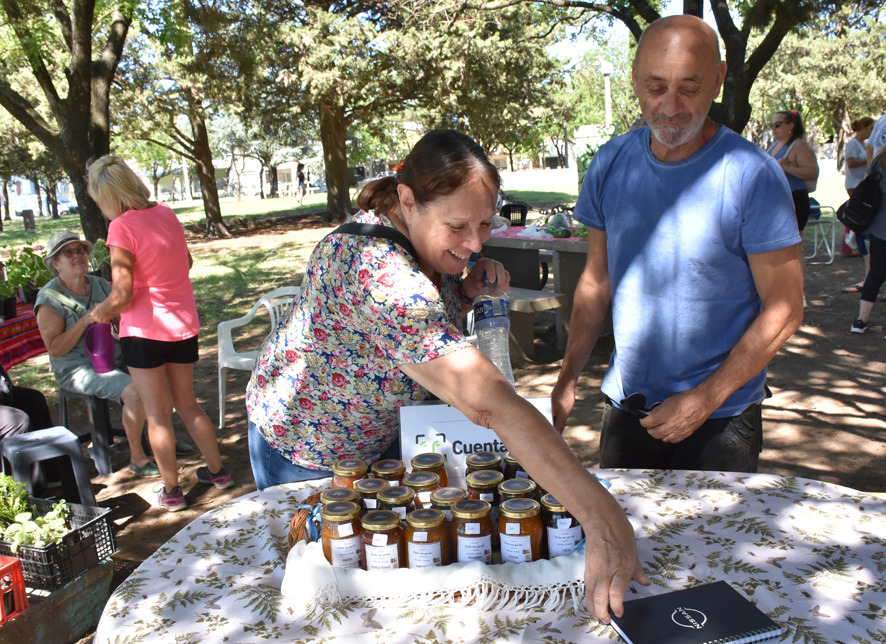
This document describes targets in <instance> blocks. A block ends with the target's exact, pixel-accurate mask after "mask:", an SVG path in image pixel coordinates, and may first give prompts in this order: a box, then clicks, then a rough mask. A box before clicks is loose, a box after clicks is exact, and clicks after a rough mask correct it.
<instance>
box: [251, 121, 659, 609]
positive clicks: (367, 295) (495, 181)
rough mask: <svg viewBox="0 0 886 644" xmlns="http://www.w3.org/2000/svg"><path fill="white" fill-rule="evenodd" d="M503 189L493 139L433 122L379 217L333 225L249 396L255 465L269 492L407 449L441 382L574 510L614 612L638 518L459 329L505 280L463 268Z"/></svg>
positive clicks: (448, 396) (589, 579)
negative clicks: (409, 412)
mask: <svg viewBox="0 0 886 644" xmlns="http://www.w3.org/2000/svg"><path fill="white" fill-rule="evenodd" d="M500 187H501V179H500V177H499V174H498V170H497V169H496V168H495V166H494V165H493V164H492V163H491V162H490V161H489V159H488V158H487V157H486V154H485V153H484V152H483V149H482V148H481V147H480V146H479V145H478V144H477V143H476V142H475V141H474V140H473V139H471V138H470V137H468V136H467V135H465V134H462V133H459V132H455V131H452V130H435V131H432V132H429V133H428V134H426V135H425V136H423V137H422V138H421V140H419V141H418V143H417V144H416V145H415V147H414V148H413V149H412V151H411V152H410V153H409V155H408V156H407V157H406V159H405V161H404V162H403V167H402V169H400V170H399V172H397V173H396V174H395V175H394V176H391V177H385V178H382V179H378V180H376V181H373V182H371V183H369V184H367V185H366V186H364V187H363V189H362V190H361V192H360V195H359V197H358V198H357V205H358V206H359V207H360V208H361V210H360V212H358V213H357V214H356V215H355V216H354V221H355V222H359V223H363V224H371V225H375V226H378V228H375V229H373V231H372V233H371V235H364V234H346V233H341V232H335V231H333V233H331V234H330V235H328V236H327V237H326V238H325V239H323V240H322V241H321V242H320V243H319V244H318V245H317V247H316V248H315V249H314V252H313V253H312V254H311V257H310V259H309V260H308V264H307V267H306V269H305V278H304V282H303V283H302V288H301V292H300V293H299V295H298V296H297V297H296V298H295V300H294V302H293V306H292V308H291V310H290V311H289V313H288V314H287V315H286V316H284V317H283V319H282V320H281V321H280V323H279V324H278V325H277V328H276V329H274V331H272V332H271V334H270V335H269V336H268V338H267V339H266V340H265V342H264V344H263V345H262V348H261V349H260V350H259V354H258V358H257V359H256V361H255V367H254V368H253V372H252V378H251V379H250V381H249V385H248V387H247V391H246V405H247V410H248V416H249V455H250V460H251V463H252V469H253V473H254V474H255V481H256V485H257V486H258V488H259V489H260V490H261V489H264V488H266V487H268V486H270V485H276V484H279V483H285V482H292V481H300V480H308V479H316V478H323V477H327V476H330V475H331V468H332V465H333V464H334V463H335V462H336V461H337V460H338V459H340V458H347V457H358V458H362V459H364V460H366V461H368V462H373V461H375V460H378V459H379V458H380V457H382V456H383V455H385V454H386V453H387V454H390V453H391V452H389V450H392V449H396V447H397V438H398V433H399V409H400V407H401V406H402V405H408V404H413V403H415V402H418V401H420V400H422V399H423V398H424V397H425V394H426V392H427V391H430V392H432V393H433V394H435V395H436V396H437V397H439V398H440V399H441V400H443V401H445V402H447V403H449V404H451V405H453V406H455V407H456V408H458V409H459V410H461V411H462V412H464V414H465V415H466V416H467V417H468V418H469V419H470V420H471V421H472V422H474V423H477V424H480V425H483V426H485V427H489V428H491V429H493V430H494V431H495V432H496V433H497V434H498V436H499V438H501V440H502V441H503V442H504V444H505V446H506V447H507V449H508V450H509V451H510V452H511V454H513V455H514V457H515V458H516V459H517V461H518V462H519V463H520V464H521V465H522V466H523V468H524V469H525V470H526V471H527V472H528V473H529V474H530V475H531V476H532V478H533V479H535V481H536V482H537V483H538V485H539V486H540V487H542V488H544V489H545V490H548V491H549V492H551V493H552V494H554V496H556V498H557V499H558V500H559V501H561V502H562V503H563V504H564V505H565V506H566V508H567V509H569V511H570V512H571V513H572V514H573V515H574V516H575V517H576V518H577V519H578V520H579V522H580V523H581V524H582V527H583V528H584V530H585V535H586V542H587V548H586V554H587V558H586V569H585V581H586V583H587V601H588V608H589V610H590V611H591V614H592V615H594V616H595V617H596V618H597V619H601V620H603V621H606V622H608V621H609V616H608V612H607V607H608V606H611V607H612V610H613V611H614V612H615V614H616V615H621V614H622V601H623V599H624V595H625V592H626V590H627V587H628V583H629V582H630V580H631V579H632V578H633V579H636V580H638V581H639V582H641V583H649V582H648V580H647V579H646V577H645V575H644V573H643V571H642V569H641V567H640V563H639V560H638V558H637V552H636V547H635V542H634V532H633V528H632V527H631V524H630V523H629V522H628V520H627V518H626V517H625V515H624V512H623V511H622V509H621V508H620V507H619V506H618V503H617V502H616V501H615V500H614V499H613V497H612V496H611V495H610V494H609V493H608V492H606V490H605V489H603V487H602V486H601V485H600V484H599V483H598V482H597V481H596V479H595V478H594V477H593V476H592V475H591V474H590V473H589V472H588V471H587V469H586V468H585V467H584V466H583V465H582V464H581V463H580V462H579V461H578V459H577V458H576V457H575V456H574V455H573V454H572V452H571V451H570V449H569V447H568V446H567V445H566V443H565V442H564V441H563V439H562V438H561V436H560V435H559V434H558V433H557V432H555V431H554V428H553V427H552V426H551V424H550V423H549V422H548V421H547V420H546V419H545V418H544V416H543V415H542V414H540V413H539V412H538V410H536V409H535V407H533V406H532V405H531V404H530V403H528V402H527V401H526V400H524V399H523V398H522V397H521V396H519V395H517V393H516V392H515V391H514V388H513V386H511V384H510V383H509V382H508V381H507V380H506V379H505V377H504V376H503V375H502V374H501V372H500V371H499V370H498V368H497V367H496V366H495V365H494V364H493V363H492V362H490V361H489V359H488V358H487V357H486V356H484V355H483V354H482V353H481V352H480V351H478V350H477V349H476V348H475V347H473V346H471V345H470V343H469V342H468V341H467V340H466V339H465V337H464V336H463V334H462V333H461V332H460V331H459V329H460V328H461V322H462V317H463V315H464V314H465V313H466V312H467V311H469V310H470V307H471V303H472V301H473V299H474V298H475V297H477V296H478V295H479V294H480V292H481V291H482V289H483V287H484V276H485V277H486V278H487V279H488V281H495V282H497V283H498V285H499V286H500V287H501V288H503V289H507V287H508V285H509V277H508V275H507V272H506V271H505V270H504V268H503V267H502V265H501V264H498V263H497V262H493V261H492V260H490V259H480V260H479V261H478V262H477V264H476V266H475V267H474V268H473V269H472V270H471V271H470V272H469V273H468V275H467V276H466V277H465V278H462V273H463V271H464V270H465V267H466V266H467V263H468V259H469V257H470V256H471V253H473V252H479V251H480V249H481V247H482V245H483V242H484V241H486V240H487V239H488V238H489V236H490V232H491V222H492V217H493V216H494V215H495V212H496V210H495V205H496V200H497V197H498V193H499V189H500ZM381 234H384V235H386V236H385V237H383V236H381ZM392 237H393V239H392ZM410 245H411V246H412V247H414V251H415V253H414V254H413V253H412V251H411V250H407V249H408V248H409V246H410Z"/></svg>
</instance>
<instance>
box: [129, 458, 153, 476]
mask: <svg viewBox="0 0 886 644" xmlns="http://www.w3.org/2000/svg"><path fill="white" fill-rule="evenodd" d="M129 469H130V470H132V472H133V473H134V474H135V475H136V476H141V477H142V478H144V477H154V476H160V469H159V468H158V467H157V464H156V463H154V462H153V461H148V462H147V463H145V464H144V465H142V466H141V467H139V466H138V465H136V464H135V463H130V464H129Z"/></svg>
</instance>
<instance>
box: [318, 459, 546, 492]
mask: <svg viewBox="0 0 886 644" xmlns="http://www.w3.org/2000/svg"><path fill="white" fill-rule="evenodd" d="M410 464H411V465H412V472H411V473H410V474H407V473H406V464H405V463H404V462H403V461H401V460H398V459H394V458H390V459H383V460H380V461H376V462H375V463H373V464H372V467H371V468H370V466H369V465H368V464H367V463H366V461H364V460H362V459H359V458H346V459H341V460H339V461H338V462H336V463H335V464H334V465H333V466H332V487H350V488H353V487H354V484H355V483H356V482H357V481H360V480H363V479H366V478H367V477H369V476H370V475H371V476H372V477H374V478H377V479H383V480H386V481H388V482H389V483H390V484H391V485H395V486H396V485H400V483H404V484H407V485H408V481H407V480H406V479H407V477H410V476H412V475H416V474H422V473H424V474H426V473H432V474H436V475H437V476H438V479H439V480H438V485H439V487H446V485H447V483H448V482H449V476H448V475H447V473H446V457H445V456H444V455H443V454H437V453H434V452H428V453H424V454H418V455H416V456H415V457H413V458H412V460H411V461H410ZM477 471H494V472H501V474H502V478H503V480H506V481H507V480H511V479H519V478H529V475H528V474H527V473H526V471H525V470H524V469H523V468H522V467H521V466H520V464H519V463H517V461H516V459H515V458H514V457H512V456H511V454H510V452H508V453H506V454H505V455H504V458H502V457H501V456H500V455H499V454H496V453H495V452H475V453H473V454H469V455H468V456H467V458H466V459H465V476H467V475H469V474H471V473H472V472H477Z"/></svg>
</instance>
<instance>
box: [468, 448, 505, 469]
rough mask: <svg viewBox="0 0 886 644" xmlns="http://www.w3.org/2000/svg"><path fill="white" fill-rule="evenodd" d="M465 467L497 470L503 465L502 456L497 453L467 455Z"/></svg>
mask: <svg viewBox="0 0 886 644" xmlns="http://www.w3.org/2000/svg"><path fill="white" fill-rule="evenodd" d="M465 465H467V466H468V467H476V468H481V469H495V468H497V467H499V466H500V465H501V456H499V455H498V454H496V453H495V452H475V453H473V454H468V455H467V457H466V458H465Z"/></svg>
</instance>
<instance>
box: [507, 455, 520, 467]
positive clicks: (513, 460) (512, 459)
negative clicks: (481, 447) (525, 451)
mask: <svg viewBox="0 0 886 644" xmlns="http://www.w3.org/2000/svg"><path fill="white" fill-rule="evenodd" d="M505 463H511V464H513V465H519V463H518V462H517V459H516V458H514V457H513V456H511V453H510V452H508V453H506V454H505Z"/></svg>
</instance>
